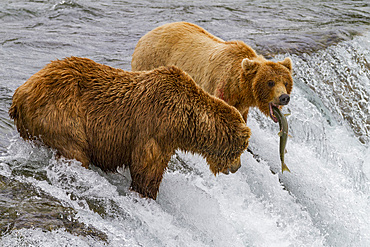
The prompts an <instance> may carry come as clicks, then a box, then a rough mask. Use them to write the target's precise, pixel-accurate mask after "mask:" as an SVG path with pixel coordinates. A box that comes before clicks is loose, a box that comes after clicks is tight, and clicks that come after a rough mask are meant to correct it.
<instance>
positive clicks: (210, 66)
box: [131, 22, 293, 122]
mask: <svg viewBox="0 0 370 247" xmlns="http://www.w3.org/2000/svg"><path fill="white" fill-rule="evenodd" d="M169 65H175V66H178V67H179V68H181V69H182V70H184V71H186V72H187V73H188V74H189V75H190V76H191V77H192V78H193V79H194V81H195V82H197V83H198V84H199V85H200V86H201V87H202V88H203V89H204V90H206V91H207V92H208V93H210V94H212V95H215V96H217V97H218V98H220V99H223V100H224V101H226V102H227V103H229V104H230V105H232V106H235V107H236V108H237V109H238V110H239V111H240V113H241V114H242V115H243V118H244V120H245V121H247V115H248V110H249V107H258V108H259V109H260V110H261V112H263V113H264V114H266V115H270V116H271V118H272V119H273V120H274V121H275V122H277V119H276V118H275V117H274V115H273V113H272V107H271V106H272V105H273V104H275V105H277V106H279V107H281V106H282V105H286V104H288V102H289V100H290V93H291V91H292V87H293V79H292V63H291V60H290V58H285V59H284V60H283V61H280V62H272V61H268V60H266V59H265V58H264V57H262V56H261V55H257V54H256V52H255V51H254V50H253V49H252V48H251V47H249V46H247V45H246V44H245V43H244V42H242V41H224V40H222V39H220V38H218V37H215V36H213V35H212V34H210V33H208V32H207V31H206V30H204V29H203V28H201V27H199V26H197V25H195V24H191V23H188V22H175V23H169V24H165V25H163V26H160V27H157V28H155V29H153V30H152V31H150V32H149V33H147V34H145V35H144V36H143V37H142V38H141V39H140V40H139V42H138V44H137V45H136V48H135V51H134V53H133V56H132V61H131V67H132V70H133V71H139V70H150V69H153V68H156V67H158V66H169Z"/></svg>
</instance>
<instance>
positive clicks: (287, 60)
mask: <svg viewBox="0 0 370 247" xmlns="http://www.w3.org/2000/svg"><path fill="white" fill-rule="evenodd" d="M278 63H279V64H281V65H283V66H284V67H286V68H287V69H289V70H290V71H292V60H291V59H290V58H289V57H286V58H285V59H284V60H283V61H280V62H278Z"/></svg>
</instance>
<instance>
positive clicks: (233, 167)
mask: <svg viewBox="0 0 370 247" xmlns="http://www.w3.org/2000/svg"><path fill="white" fill-rule="evenodd" d="M241 165H242V164H241V161H240V158H238V159H236V161H234V162H233V163H232V164H230V166H229V167H227V168H226V169H224V170H223V171H222V173H224V174H226V175H228V174H229V173H230V172H231V173H235V172H237V171H238V170H239V168H240V167H241Z"/></svg>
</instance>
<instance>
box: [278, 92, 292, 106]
mask: <svg viewBox="0 0 370 247" xmlns="http://www.w3.org/2000/svg"><path fill="white" fill-rule="evenodd" d="M289 101H290V96H289V94H282V95H280V97H279V103H280V105H287V104H288V103H289Z"/></svg>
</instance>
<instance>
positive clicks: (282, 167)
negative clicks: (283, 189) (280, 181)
mask: <svg viewBox="0 0 370 247" xmlns="http://www.w3.org/2000/svg"><path fill="white" fill-rule="evenodd" d="M281 170H282V171H281V173H284V171H288V172H290V170H289V168H288V167H287V165H286V164H285V163H281Z"/></svg>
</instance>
